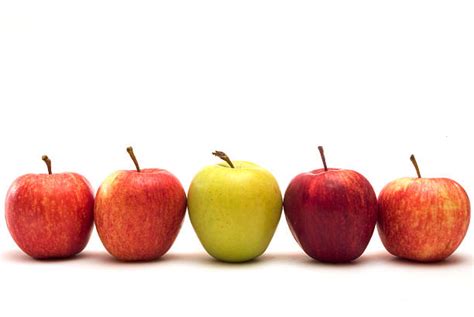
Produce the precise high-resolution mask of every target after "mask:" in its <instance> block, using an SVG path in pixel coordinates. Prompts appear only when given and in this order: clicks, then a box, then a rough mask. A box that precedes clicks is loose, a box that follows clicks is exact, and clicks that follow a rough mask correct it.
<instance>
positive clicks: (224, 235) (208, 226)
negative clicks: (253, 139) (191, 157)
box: [188, 151, 282, 262]
mask: <svg viewBox="0 0 474 317" xmlns="http://www.w3.org/2000/svg"><path fill="white" fill-rule="evenodd" d="M213 154H214V155H216V156H218V157H220V158H221V159H223V160H224V161H226V162H223V163H220V164H217V165H213V166H208V167H205V168H204V169H202V170H201V171H200V172H199V173H198V174H197V175H196V176H195V177H194V179H193V181H192V182H191V186H190V188H189V193H188V208H189V216H190V218H191V223H192V225H193V227H194V230H195V231H196V234H197V236H198V237H199V240H200V241H201V243H202V245H203V246H204V248H205V249H206V251H207V252H208V253H209V254H210V255H212V256H213V257H214V258H216V259H218V260H222V261H226V262H243V261H248V260H251V259H253V258H255V257H258V256H259V255H261V254H262V253H263V252H264V251H265V250H266V248H267V247H268V245H269V243H270V241H271V239H272V237H273V234H274V232H275V229H276V227H277V224H278V221H279V220H280V216H281V209H282V197H281V192H280V188H279V187H278V183H277V181H276V180H275V178H274V177H273V175H272V174H270V172H268V171H267V170H266V169H264V168H262V167H260V166H258V165H256V164H254V163H250V162H245V161H231V160H230V159H229V158H228V157H227V155H225V153H223V152H220V151H216V152H214V153H213Z"/></svg>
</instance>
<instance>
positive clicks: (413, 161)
mask: <svg viewBox="0 0 474 317" xmlns="http://www.w3.org/2000/svg"><path fill="white" fill-rule="evenodd" d="M410 161H411V162H412V163H413V165H414V166H415V169H416V174H417V175H418V178H421V174H420V168H419V167H418V163H417V162H416V159H415V155H413V154H412V155H411V156H410Z"/></svg>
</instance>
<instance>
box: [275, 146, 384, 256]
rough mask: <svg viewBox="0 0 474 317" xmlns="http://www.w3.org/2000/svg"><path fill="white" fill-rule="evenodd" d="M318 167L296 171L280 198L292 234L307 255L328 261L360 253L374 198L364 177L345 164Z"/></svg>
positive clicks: (367, 237) (369, 230)
mask: <svg viewBox="0 0 474 317" xmlns="http://www.w3.org/2000/svg"><path fill="white" fill-rule="evenodd" d="M318 149H319V152H320V154H321V159H322V161H323V165H324V168H323V169H317V170H314V171H311V172H308V173H302V174H299V175H298V176H296V177H295V178H294V179H293V180H292V181H291V182H290V184H289V186H288V188H287V190H286V192H285V199H284V203H283V205H284V210H285V216H286V219H287V222H288V225H289V227H290V230H291V232H292V233H293V236H294V237H295V239H296V241H297V242H298V243H299V245H300V246H301V247H302V248H303V250H304V251H305V252H306V254H308V255H309V256H310V257H312V258H314V259H316V260H319V261H322V262H330V263H339V262H350V261H352V260H355V259H357V258H358V257H359V256H361V255H362V253H363V252H364V250H365V249H366V247H367V245H368V244H369V241H370V238H371V237H372V234H373V232H374V229H375V223H376V220H377V198H376V195H375V192H374V190H373V188H372V186H371V185H370V183H369V181H368V180H367V179H366V178H365V177H364V176H362V175H361V174H359V173H357V172H355V171H352V170H346V169H337V168H328V167H327V165H326V158H325V155H324V150H323V147H321V146H320V147H318Z"/></svg>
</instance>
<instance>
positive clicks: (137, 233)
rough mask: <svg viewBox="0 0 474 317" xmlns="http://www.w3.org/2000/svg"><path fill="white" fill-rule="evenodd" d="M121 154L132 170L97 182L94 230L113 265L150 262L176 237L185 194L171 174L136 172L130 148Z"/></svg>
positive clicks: (150, 170)
mask: <svg viewBox="0 0 474 317" xmlns="http://www.w3.org/2000/svg"><path fill="white" fill-rule="evenodd" d="M127 152H128V153H129V155H130V157H131V158H132V160H133V162H134V164H135V167H136V170H130V171H117V172H115V173H112V174H111V175H110V176H108V177H107V178H106V179H105V181H104V182H103V183H102V185H101V186H100V188H99V190H98V191H97V195H96V201H95V208H94V216H95V225H96V228H97V232H98V234H99V237H100V240H101V241H102V243H103V244H104V246H105V248H106V249H107V251H108V252H109V253H110V254H111V255H113V256H114V257H115V258H117V259H118V260H122V261H150V260H155V259H158V258H160V257H161V256H162V255H164V254H165V253H166V252H167V251H168V250H169V249H170V247H171V245H172V244H173V242H174V240H175V239H176V236H177V235H178V233H179V230H180V228H181V225H182V223H183V219H184V215H185V212H186V193H185V191H184V189H183V186H182V185H181V183H180V182H179V180H178V179H177V178H176V177H175V176H174V175H173V174H171V173H170V172H168V171H166V170H164V169H158V168H151V169H140V166H139V165H138V161H137V158H136V157H135V154H134V152H133V149H132V147H128V148H127Z"/></svg>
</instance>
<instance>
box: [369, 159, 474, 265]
mask: <svg viewBox="0 0 474 317" xmlns="http://www.w3.org/2000/svg"><path fill="white" fill-rule="evenodd" d="M410 159H411V161H412V163H413V165H414V166H415V169H416V172H417V174H418V178H408V177H406V178H400V179H397V180H394V181H392V182H391V183H389V184H387V185H386V186H385V187H384V188H383V189H382V191H381V193H380V195H379V199H378V205H379V216H378V225H377V228H378V232H379V235H380V238H381V239H382V243H383V245H384V246H385V248H386V249H387V251H388V252H390V253H391V254H393V255H395V256H398V257H401V258H405V259H409V260H414V261H421V262H433V261H440V260H443V259H445V258H447V257H448V256H450V255H451V254H452V253H453V252H454V251H455V250H456V249H457V247H458V246H459V245H460V244H461V242H462V240H463V239H464V236H465V235H466V232H467V228H468V226H469V220H470V214H471V208H470V203H469V198H468V196H467V194H466V192H465V191H464V189H463V188H462V187H461V185H459V184H458V183H456V182H455V181H453V180H451V179H449V178H422V177H421V174H420V169H419V168H418V164H417V163H416V159H415V156H413V155H412V156H411V157H410Z"/></svg>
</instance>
